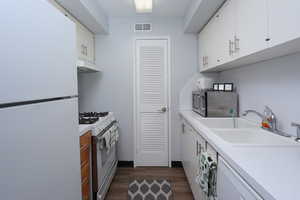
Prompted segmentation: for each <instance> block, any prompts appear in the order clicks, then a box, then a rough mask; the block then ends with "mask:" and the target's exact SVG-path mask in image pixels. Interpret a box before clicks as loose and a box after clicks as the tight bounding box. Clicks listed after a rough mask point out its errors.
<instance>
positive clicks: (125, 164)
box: [118, 161, 134, 168]
mask: <svg viewBox="0 0 300 200" xmlns="http://www.w3.org/2000/svg"><path fill="white" fill-rule="evenodd" d="M133 166H134V164H133V161H119V162H118V167H130V168H133Z"/></svg>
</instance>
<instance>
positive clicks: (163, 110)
mask: <svg viewBox="0 0 300 200" xmlns="http://www.w3.org/2000/svg"><path fill="white" fill-rule="evenodd" d="M158 111H159V112H162V113H165V112H167V107H162V108H161V109H160V110H158Z"/></svg>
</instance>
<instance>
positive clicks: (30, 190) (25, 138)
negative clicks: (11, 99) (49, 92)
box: [0, 98, 81, 200]
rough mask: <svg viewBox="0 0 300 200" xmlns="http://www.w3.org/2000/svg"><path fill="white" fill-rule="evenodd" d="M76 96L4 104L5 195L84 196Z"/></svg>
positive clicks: (74, 199)
mask: <svg viewBox="0 0 300 200" xmlns="http://www.w3.org/2000/svg"><path fill="white" fill-rule="evenodd" d="M77 107H78V103H77V99H76V98H74V99H68V100H61V101H55V102H47V103H41V104H33V105H26V106H20V107H11V108H6V109H0V127H1V140H0V141H1V145H0V163H1V165H0V177H1V178H0V185H1V187H0V194H1V199H16V200H17V199H20V200H21V199H24V200H25V199H26V200H41V199H43V200H53V199H55V200H81V178H80V151H79V133H78V119H77V116H78V113H77V110H78V109H77Z"/></svg>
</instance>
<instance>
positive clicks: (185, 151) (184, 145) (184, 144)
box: [181, 123, 191, 179]
mask: <svg viewBox="0 0 300 200" xmlns="http://www.w3.org/2000/svg"><path fill="white" fill-rule="evenodd" d="M182 131H183V133H182V137H181V157H182V164H183V168H184V171H185V174H186V176H187V178H188V179H189V178H190V177H191V176H190V165H189V161H188V160H189V156H188V155H189V148H190V147H189V146H190V145H189V136H190V131H189V126H188V125H187V124H186V123H183V130H182Z"/></svg>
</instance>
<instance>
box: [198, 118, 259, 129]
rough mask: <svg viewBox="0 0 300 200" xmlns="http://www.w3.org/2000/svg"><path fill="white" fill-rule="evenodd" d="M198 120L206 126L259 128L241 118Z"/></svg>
mask: <svg viewBox="0 0 300 200" xmlns="http://www.w3.org/2000/svg"><path fill="white" fill-rule="evenodd" d="M200 120H201V123H203V124H204V125H205V126H207V127H208V128H226V129H231V128H234V129H235V128H258V129H259V128H260V127H259V125H257V124H255V123H253V122H250V121H248V120H246V119H243V118H201V119H200Z"/></svg>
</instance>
